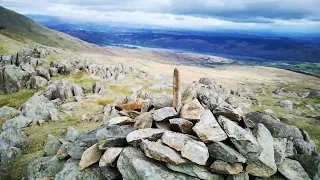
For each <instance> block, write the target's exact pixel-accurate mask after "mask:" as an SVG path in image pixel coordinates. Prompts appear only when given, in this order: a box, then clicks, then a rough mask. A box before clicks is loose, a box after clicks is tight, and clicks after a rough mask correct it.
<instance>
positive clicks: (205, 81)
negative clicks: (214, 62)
mask: <svg viewBox="0 0 320 180" xmlns="http://www.w3.org/2000/svg"><path fill="white" fill-rule="evenodd" d="M199 83H200V84H204V85H207V86H209V87H212V86H214V85H215V84H216V82H215V81H211V80H210V79H209V78H206V77H204V78H201V79H200V80H199Z"/></svg>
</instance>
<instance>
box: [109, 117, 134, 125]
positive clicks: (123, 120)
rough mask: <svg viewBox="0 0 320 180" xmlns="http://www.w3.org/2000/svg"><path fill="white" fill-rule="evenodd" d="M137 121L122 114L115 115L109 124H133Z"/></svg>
mask: <svg viewBox="0 0 320 180" xmlns="http://www.w3.org/2000/svg"><path fill="white" fill-rule="evenodd" d="M134 122H135V121H134V119H131V118H130V117H126V116H120V117H114V118H112V119H110V120H109V122H108V125H124V124H133V123H134Z"/></svg>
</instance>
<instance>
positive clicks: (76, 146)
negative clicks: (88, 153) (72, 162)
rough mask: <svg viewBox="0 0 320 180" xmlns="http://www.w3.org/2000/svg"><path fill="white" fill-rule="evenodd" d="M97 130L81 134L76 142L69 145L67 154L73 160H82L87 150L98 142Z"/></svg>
mask: <svg viewBox="0 0 320 180" xmlns="http://www.w3.org/2000/svg"><path fill="white" fill-rule="evenodd" d="M96 133H97V130H93V131H89V132H87V133H81V134H80V135H79V136H78V137H77V139H76V140H75V141H74V142H71V143H68V145H67V153H68V154H69V155H70V156H71V157H72V158H73V159H79V160H80V159H81V158H82V154H83V153H84V151H85V150H87V149H88V148H90V147H91V146H93V145H94V144H96V143H97V142H98V140H97V138H96Z"/></svg>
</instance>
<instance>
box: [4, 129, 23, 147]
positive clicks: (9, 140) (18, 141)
mask: <svg viewBox="0 0 320 180" xmlns="http://www.w3.org/2000/svg"><path fill="white" fill-rule="evenodd" d="M26 141H27V136H26V135H24V134H23V133H22V131H21V130H20V129H8V130H6V131H3V132H1V134H0V150H1V149H8V148H9V147H13V146H15V147H21V146H22V145H23V144H24V143H25V142H26Z"/></svg>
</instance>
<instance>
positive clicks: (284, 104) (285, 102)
mask: <svg viewBox="0 0 320 180" xmlns="http://www.w3.org/2000/svg"><path fill="white" fill-rule="evenodd" d="M277 104H278V105H279V106H280V107H283V108H286V109H289V110H292V106H293V103H292V102H291V101H289V100H281V101H279V102H278V103H277Z"/></svg>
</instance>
